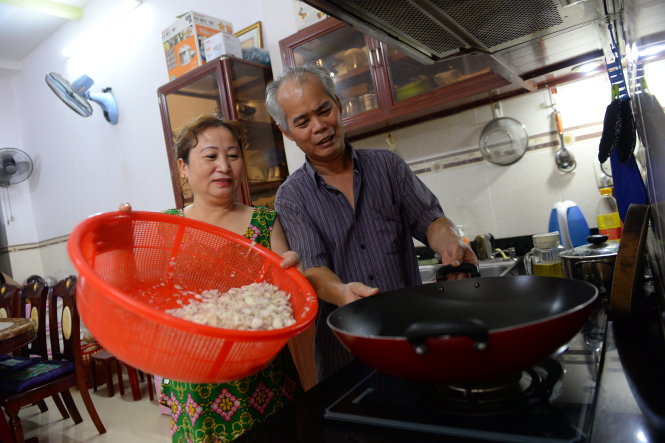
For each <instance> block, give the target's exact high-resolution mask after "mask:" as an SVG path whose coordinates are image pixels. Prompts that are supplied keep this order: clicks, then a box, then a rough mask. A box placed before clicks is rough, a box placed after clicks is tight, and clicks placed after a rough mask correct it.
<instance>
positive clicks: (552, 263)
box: [524, 231, 563, 277]
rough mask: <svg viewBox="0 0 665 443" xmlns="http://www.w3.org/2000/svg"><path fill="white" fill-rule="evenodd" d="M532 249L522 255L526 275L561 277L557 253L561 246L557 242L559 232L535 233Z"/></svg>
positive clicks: (561, 269) (561, 248)
mask: <svg viewBox="0 0 665 443" xmlns="http://www.w3.org/2000/svg"><path fill="white" fill-rule="evenodd" d="M532 239H533V249H532V250H531V251H529V252H527V253H526V254H525V255H524V267H525V269H526V273H527V274H528V275H542V276H547V277H563V267H562V266H561V258H560V257H559V254H560V253H561V252H562V251H563V246H561V244H560V243H559V232H558V231H554V232H548V233H546V234H536V235H534V236H533V237H532Z"/></svg>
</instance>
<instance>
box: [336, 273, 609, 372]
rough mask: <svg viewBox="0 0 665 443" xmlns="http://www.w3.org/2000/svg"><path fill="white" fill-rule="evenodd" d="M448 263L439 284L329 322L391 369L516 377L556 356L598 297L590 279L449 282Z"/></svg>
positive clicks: (372, 361)
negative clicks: (446, 279) (519, 372)
mask: <svg viewBox="0 0 665 443" xmlns="http://www.w3.org/2000/svg"><path fill="white" fill-rule="evenodd" d="M464 265H466V264H463V266H464ZM470 266H471V268H472V269H473V270H475V274H476V275H479V274H478V273H477V268H476V267H475V266H474V265H470ZM444 268H446V267H444ZM447 268H448V269H442V271H440V273H439V274H438V276H437V278H438V280H437V282H435V283H429V284H424V285H420V286H416V287H412V288H404V289H399V290H396V291H390V292H385V293H381V294H377V295H375V296H372V297H367V298H363V299H360V300H357V301H355V302H353V303H349V304H347V305H345V306H342V307H340V308H337V309H336V310H335V311H333V312H332V313H331V314H330V315H329V316H328V325H329V326H330V327H331V329H332V330H333V332H334V333H335V335H336V336H337V338H338V339H339V340H340V341H341V342H342V344H343V345H344V346H345V347H346V348H347V349H348V350H349V351H350V352H351V353H352V354H353V355H355V356H356V357H357V358H358V359H360V360H362V361H363V362H365V363H366V364H368V365H370V366H373V367H375V368H376V369H378V370H380V371H382V372H385V373H387V374H390V375H395V376H399V377H403V378H407V379H412V380H418V381H426V382H434V383H451V382H472V381H479V380H487V379H493V378H500V377H504V376H507V375H510V374H512V373H514V372H517V371H521V370H524V369H527V368H529V367H531V366H533V365H535V364H537V363H539V362H540V361H542V360H543V359H545V358H547V357H549V356H550V355H552V354H553V353H554V352H555V351H556V350H557V349H559V348H560V347H561V346H562V345H564V344H566V343H567V342H568V341H569V340H570V339H571V338H572V337H573V336H574V335H575V334H576V333H577V332H578V331H579V330H580V329H581V328H582V326H583V324H584V322H585V321H586V319H587V318H588V316H589V314H590V313H591V310H592V308H593V304H594V301H595V300H596V298H597V296H598V290H597V289H596V287H595V286H593V285H592V284H590V283H587V282H584V281H581V280H571V279H564V278H556V277H540V276H510V277H508V276H506V277H487V278H471V279H465V280H452V281H443V276H442V273H445V272H447V271H450V267H447ZM458 269H459V268H458ZM464 272H470V270H464Z"/></svg>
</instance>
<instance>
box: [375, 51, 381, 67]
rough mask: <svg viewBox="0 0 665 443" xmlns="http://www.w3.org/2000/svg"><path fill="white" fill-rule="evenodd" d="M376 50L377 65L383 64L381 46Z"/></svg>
mask: <svg viewBox="0 0 665 443" xmlns="http://www.w3.org/2000/svg"><path fill="white" fill-rule="evenodd" d="M375 51H376V66H381V51H380V49H379V48H376V49H375Z"/></svg>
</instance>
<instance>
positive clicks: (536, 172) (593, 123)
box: [354, 75, 610, 240]
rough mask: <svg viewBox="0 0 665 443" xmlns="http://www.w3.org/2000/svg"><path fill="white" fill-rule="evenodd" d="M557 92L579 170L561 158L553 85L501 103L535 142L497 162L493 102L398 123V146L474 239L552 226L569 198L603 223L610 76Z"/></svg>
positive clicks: (372, 141) (381, 143) (368, 142)
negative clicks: (486, 133) (603, 143)
mask: <svg viewBox="0 0 665 443" xmlns="http://www.w3.org/2000/svg"><path fill="white" fill-rule="evenodd" d="M557 92H558V93H557V96H556V103H557V107H558V109H559V110H560V111H561V113H562V117H563V124H564V134H565V144H566V147H567V148H569V150H570V151H571V152H572V153H573V154H574V156H575V158H576V160H577V164H578V166H577V168H576V169H575V171H574V172H572V173H563V172H560V171H559V170H558V169H557V168H556V165H555V162H554V154H555V152H556V150H557V149H558V148H559V138H558V135H557V133H556V126H555V120H554V118H553V109H552V106H551V101H550V97H549V94H548V91H547V90H544V91H538V92H534V93H530V94H526V95H522V96H519V97H516V98H513V99H510V100H506V101H503V102H501V103H500V107H501V110H502V113H503V116H506V117H513V118H515V119H517V120H518V121H520V122H522V123H523V124H524V125H525V127H526V130H527V133H528V134H529V150H528V151H527V152H526V154H525V155H524V156H523V157H522V158H521V159H520V160H519V161H517V162H516V163H514V164H512V165H509V166H497V165H494V164H491V163H489V162H487V161H485V160H484V159H483V158H482V156H481V154H480V150H479V137H480V134H481V132H482V129H483V128H484V126H485V125H486V124H487V123H488V122H490V121H491V120H492V118H493V114H492V110H491V107H490V106H486V107H481V108H476V109H472V110H468V111H464V112H462V113H459V114H456V115H453V116H450V117H445V118H442V119H438V120H433V121H428V122H425V123H421V124H418V125H414V126H410V127H406V128H402V129H399V130H396V131H393V132H392V134H391V135H392V138H393V139H394V141H395V144H394V145H395V147H394V150H395V152H397V153H398V154H399V155H400V156H402V157H403V158H404V159H405V160H406V161H407V162H408V163H409V164H410V165H411V167H412V169H413V170H414V171H416V173H417V174H418V176H419V177H420V178H421V180H423V182H425V184H427V185H428V186H429V187H430V189H432V191H433V192H434V193H435V194H436V195H437V197H438V198H439V200H440V201H441V205H442V207H443V209H444V211H445V212H446V215H447V216H448V217H450V218H451V219H452V220H453V221H454V222H455V223H456V224H461V225H463V226H464V232H465V233H466V235H467V236H468V237H469V238H470V239H471V240H473V238H474V237H475V236H476V235H478V234H482V233H491V234H493V235H494V237H495V238H506V237H516V236H524V235H532V234H537V233H542V232H547V230H548V221H549V215H550V212H551V209H552V207H553V206H554V204H555V203H557V202H558V201H563V200H572V201H574V202H575V203H577V204H578V205H579V207H580V208H581V210H582V212H583V214H584V215H585V218H586V220H587V223H588V225H589V227H590V228H593V227H596V226H597V223H596V220H595V211H596V204H597V202H598V199H599V192H598V188H599V184H600V183H601V178H602V177H603V175H602V173H601V171H600V164H599V162H598V159H597V155H598V142H599V139H600V135H601V133H602V121H603V118H604V115H605V108H606V106H607V105H608V104H609V103H610V84H609V81H608V80H607V76H606V75H598V76H596V77H592V78H589V79H585V80H582V81H579V82H576V83H571V84H568V85H563V86H560V87H558V88H557ZM386 136H387V134H382V135H380V136H374V137H369V138H365V139H362V140H359V141H356V142H354V146H356V147H358V148H371V147H388V146H389V144H388V142H387V140H386Z"/></svg>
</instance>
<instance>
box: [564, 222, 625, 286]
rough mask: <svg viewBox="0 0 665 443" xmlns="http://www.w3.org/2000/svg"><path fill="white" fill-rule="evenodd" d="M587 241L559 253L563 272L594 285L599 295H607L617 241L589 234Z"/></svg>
mask: <svg viewBox="0 0 665 443" xmlns="http://www.w3.org/2000/svg"><path fill="white" fill-rule="evenodd" d="M587 241H588V242H589V244H587V245H583V246H578V247H576V248H573V249H568V250H566V251H563V252H562V253H561V254H560V257H561V265H562V266H563V274H564V276H565V277H567V278H573V279H576V280H584V281H587V282H589V283H591V284H593V285H595V286H596V287H597V288H598V292H599V293H600V295H601V296H603V295H609V294H610V291H611V289H612V276H613V274H614V263H615V261H616V257H617V252H618V251H619V242H616V241H612V242H608V241H607V236H606V235H591V236H589V237H587Z"/></svg>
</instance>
